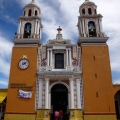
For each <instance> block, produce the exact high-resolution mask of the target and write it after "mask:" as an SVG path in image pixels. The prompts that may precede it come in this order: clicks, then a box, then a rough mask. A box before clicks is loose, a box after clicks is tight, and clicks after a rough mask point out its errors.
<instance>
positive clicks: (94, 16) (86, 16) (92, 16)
mask: <svg viewBox="0 0 120 120" xmlns="http://www.w3.org/2000/svg"><path fill="white" fill-rule="evenodd" d="M96 17H100V18H102V17H103V16H102V15H101V14H94V15H81V16H78V18H79V19H80V18H96Z"/></svg>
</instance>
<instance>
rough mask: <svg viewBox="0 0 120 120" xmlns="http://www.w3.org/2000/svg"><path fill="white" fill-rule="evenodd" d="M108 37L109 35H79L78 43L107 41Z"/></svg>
mask: <svg viewBox="0 0 120 120" xmlns="http://www.w3.org/2000/svg"><path fill="white" fill-rule="evenodd" d="M108 39H109V37H79V38H78V42H77V43H78V44H80V43H106V42H107V40H108Z"/></svg>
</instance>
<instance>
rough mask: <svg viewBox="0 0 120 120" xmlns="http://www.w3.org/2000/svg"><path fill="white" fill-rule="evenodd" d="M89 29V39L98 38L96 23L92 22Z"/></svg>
mask: <svg viewBox="0 0 120 120" xmlns="http://www.w3.org/2000/svg"><path fill="white" fill-rule="evenodd" d="M88 29H89V37H96V36H97V35H96V28H95V23H94V22H93V21H90V22H89V23H88Z"/></svg>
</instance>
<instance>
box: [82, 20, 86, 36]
mask: <svg viewBox="0 0 120 120" xmlns="http://www.w3.org/2000/svg"><path fill="white" fill-rule="evenodd" d="M82 23H83V34H84V37H85V23H84V19H83V20H82Z"/></svg>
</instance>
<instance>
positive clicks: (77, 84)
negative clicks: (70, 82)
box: [76, 79, 81, 109]
mask: <svg viewBox="0 0 120 120" xmlns="http://www.w3.org/2000/svg"><path fill="white" fill-rule="evenodd" d="M76 87H77V108H78V109H81V99H80V98H81V96H80V79H77V80H76Z"/></svg>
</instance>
